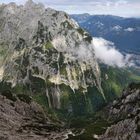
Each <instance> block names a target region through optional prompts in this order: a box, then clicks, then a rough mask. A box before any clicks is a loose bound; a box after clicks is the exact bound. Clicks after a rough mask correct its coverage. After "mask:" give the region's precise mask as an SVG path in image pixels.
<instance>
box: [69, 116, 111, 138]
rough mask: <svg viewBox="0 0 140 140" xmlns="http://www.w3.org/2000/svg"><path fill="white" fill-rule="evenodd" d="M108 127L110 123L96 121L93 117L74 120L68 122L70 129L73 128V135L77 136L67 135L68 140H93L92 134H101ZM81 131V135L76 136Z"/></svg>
mask: <svg viewBox="0 0 140 140" xmlns="http://www.w3.org/2000/svg"><path fill="white" fill-rule="evenodd" d="M109 126H110V123H109V122H108V121H107V120H104V119H98V118H95V117H94V116H92V117H91V118H87V117H85V118H84V117H83V118H82V117H80V118H74V119H72V120H71V121H70V128H74V130H73V133H74V134H77V135H76V136H72V135H69V140H94V138H93V135H94V134H96V135H101V134H103V133H104V132H105V131H106V128H107V127H109ZM82 130H84V131H83V133H82V134H80V135H78V134H79V132H81V131H82ZM95 140H96V139H95Z"/></svg>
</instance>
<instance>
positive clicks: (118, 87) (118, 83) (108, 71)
mask: <svg viewBox="0 0 140 140" xmlns="http://www.w3.org/2000/svg"><path fill="white" fill-rule="evenodd" d="M101 72H102V87H103V90H104V93H105V96H106V98H107V101H112V100H113V99H115V98H117V97H119V96H121V92H122V90H123V89H124V88H126V87H127V86H128V85H129V84H130V83H132V82H138V81H140V76H139V75H136V74H134V73H133V72H131V71H130V70H127V69H122V68H113V67H106V66H104V65H101ZM105 75H107V76H108V77H107V78H105V77H106V76H105Z"/></svg>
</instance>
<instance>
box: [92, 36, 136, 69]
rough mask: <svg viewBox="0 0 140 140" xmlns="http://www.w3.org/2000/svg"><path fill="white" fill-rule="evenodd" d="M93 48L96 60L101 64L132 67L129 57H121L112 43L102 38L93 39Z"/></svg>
mask: <svg viewBox="0 0 140 140" xmlns="http://www.w3.org/2000/svg"><path fill="white" fill-rule="evenodd" d="M93 47H94V50H95V55H96V58H97V59H98V60H99V61H101V62H102V63H104V64H106V65H109V66H117V67H125V66H132V65H133V62H131V61H130V59H131V55H129V54H127V55H125V56H124V55H123V54H122V53H121V52H119V51H118V50H117V49H116V48H115V45H114V43H113V42H110V41H108V40H105V39H103V38H96V37H94V38H93Z"/></svg>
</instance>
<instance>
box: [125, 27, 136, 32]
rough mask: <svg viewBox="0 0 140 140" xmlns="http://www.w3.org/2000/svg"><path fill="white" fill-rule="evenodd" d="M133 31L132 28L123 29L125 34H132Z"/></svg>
mask: <svg viewBox="0 0 140 140" xmlns="http://www.w3.org/2000/svg"><path fill="white" fill-rule="evenodd" d="M134 30H135V29H134V28H130V27H129V28H127V29H125V31H126V32H133V31H134Z"/></svg>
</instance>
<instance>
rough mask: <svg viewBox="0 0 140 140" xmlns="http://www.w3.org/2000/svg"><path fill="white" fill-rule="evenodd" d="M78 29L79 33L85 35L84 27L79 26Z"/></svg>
mask: <svg viewBox="0 0 140 140" xmlns="http://www.w3.org/2000/svg"><path fill="white" fill-rule="evenodd" d="M77 31H78V32H79V34H81V35H82V36H83V35H84V33H85V31H84V30H83V29H82V28H80V27H79V28H78V29H77Z"/></svg>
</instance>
